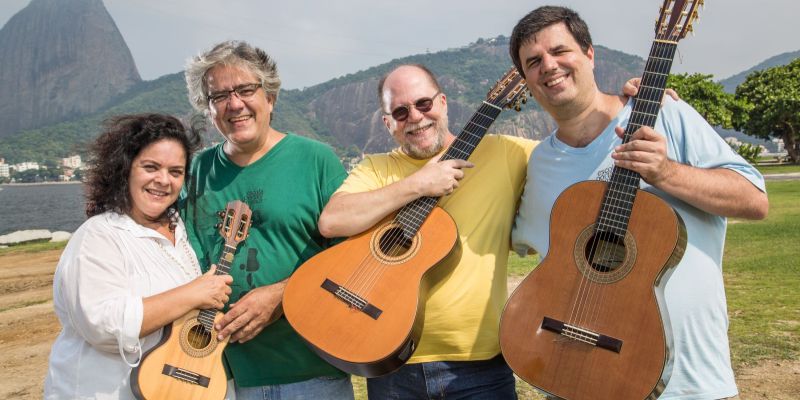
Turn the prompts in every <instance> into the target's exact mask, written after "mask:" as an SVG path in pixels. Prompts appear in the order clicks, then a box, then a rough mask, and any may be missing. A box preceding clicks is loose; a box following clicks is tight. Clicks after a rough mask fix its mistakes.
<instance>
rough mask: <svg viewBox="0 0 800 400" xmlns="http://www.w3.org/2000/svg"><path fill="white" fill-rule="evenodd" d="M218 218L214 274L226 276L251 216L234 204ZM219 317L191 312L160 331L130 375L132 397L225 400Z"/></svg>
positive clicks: (208, 312)
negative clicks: (219, 240)
mask: <svg viewBox="0 0 800 400" xmlns="http://www.w3.org/2000/svg"><path fill="white" fill-rule="evenodd" d="M218 215H219V217H220V218H221V219H222V222H220V223H219V225H218V228H219V233H220V236H222V238H223V239H224V241H225V246H223V250H222V255H221V256H220V258H219V261H218V262H217V268H216V270H215V272H214V273H215V274H216V275H227V274H228V271H230V267H231V263H233V258H234V253H235V252H236V247H237V246H238V245H239V244H240V243H242V242H243V241H244V240H245V239H246V238H247V236H248V232H249V229H250V221H251V216H252V211H251V210H250V207H249V206H248V205H247V204H245V203H243V202H242V201H239V200H233V201H230V202H228V204H227V205H226V207H225V210H224V211H220V212H219V213H218ZM222 315H223V314H222V313H221V312H218V311H217V310H213V309H211V310H192V311H189V312H188V313H186V314H185V315H184V316H182V317H180V318H178V319H177V320H175V321H174V322H173V323H172V324H170V325H167V326H165V327H164V329H163V332H162V336H161V341H160V342H158V344H156V346H155V347H153V348H152V349H150V350H149V351H148V352H147V353H145V354H144V355H143V356H142V361H141V362H140V363H139V365H138V366H137V367H135V368H133V369H132V370H131V375H130V377H131V390H132V391H133V395H134V396H136V398H137V399H140V400H141V399H147V400H153V399H169V400H182V399H203V400H206V399H207V400H221V399H223V398H225V392H226V391H227V388H228V379H227V377H226V374H225V367H224V366H223V364H222V351H223V350H224V349H225V346H227V345H228V340H229V338H227V337H226V338H225V339H224V340H222V341H218V340H217V333H218V332H217V330H216V329H214V325H215V324H216V323H217V322H218V321H219V320H220V319H221V318H222Z"/></svg>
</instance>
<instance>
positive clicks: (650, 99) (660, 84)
mask: <svg viewBox="0 0 800 400" xmlns="http://www.w3.org/2000/svg"><path fill="white" fill-rule="evenodd" d="M677 47H678V44H677V42H672V41H663V40H655V41H654V42H653V46H652V47H651V49H650V55H649V56H648V58H647V63H646V64H645V67H644V74H643V75H642V84H641V86H639V92H638V94H637V95H636V97H634V98H633V110H632V111H631V116H630V119H629V121H628V126H627V127H626V128H625V135H624V136H623V138H622V143H628V142H629V141H630V140H631V136H632V135H633V133H634V132H636V131H637V130H638V129H639V128H641V127H643V126H647V127H650V128H653V127H654V126H655V124H656V118H658V112H659V110H660V109H661V98H662V97H663V96H664V89H665V88H666V86H667V78H668V77H669V72H670V70H671V69H672V60H673V58H674V56H675V50H676V49H677ZM641 178H642V177H641V175H639V173H637V172H634V171H631V170H629V169H625V168H621V167H614V170H613V172H612V174H611V181H610V182H609V186H608V192H607V193H606V197H605V199H604V200H603V206H602V208H601V210H600V219H599V221H598V229H599V230H603V231H611V232H614V233H616V234H617V235H620V236H624V235H625V232H626V231H627V229H628V221H629V219H630V212H631V210H632V206H633V201H634V200H635V199H636V191H637V190H638V189H639V184H640V182H641Z"/></svg>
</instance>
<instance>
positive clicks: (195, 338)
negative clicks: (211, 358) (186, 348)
mask: <svg viewBox="0 0 800 400" xmlns="http://www.w3.org/2000/svg"><path fill="white" fill-rule="evenodd" d="M186 339H187V342H188V343H189V345H190V346H192V347H193V348H195V349H198V350H200V349H204V348H206V347H208V345H209V344H210V343H211V332H209V331H207V330H206V328H204V327H203V325H195V326H193V327H192V328H191V329H189V332H188V334H187V338H186Z"/></svg>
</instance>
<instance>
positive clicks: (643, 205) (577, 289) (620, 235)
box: [500, 0, 701, 400]
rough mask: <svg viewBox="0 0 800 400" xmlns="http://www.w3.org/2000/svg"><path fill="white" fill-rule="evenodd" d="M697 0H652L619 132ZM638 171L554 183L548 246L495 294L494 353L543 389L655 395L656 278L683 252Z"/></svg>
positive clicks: (599, 395)
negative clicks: (645, 53) (502, 297)
mask: <svg viewBox="0 0 800 400" xmlns="http://www.w3.org/2000/svg"><path fill="white" fill-rule="evenodd" d="M700 3H701V2H700V1H691V0H687V1H680V0H667V1H665V2H664V4H663V6H662V8H661V13H660V17H659V19H658V20H657V21H656V39H655V41H654V42H653V45H652V48H651V50H650V55H649V57H648V59H647V63H646V66H645V71H644V75H643V77H642V83H641V86H640V88H639V93H638V94H637V96H636V97H635V98H634V100H633V101H634V105H633V110H632V114H631V117H630V120H629V121H630V122H629V123H628V125H627V127H626V129H625V135H624V138H623V143H627V142H628V141H630V138H631V135H632V134H633V133H634V132H635V131H636V130H638V129H639V128H640V127H642V126H649V127H653V126H654V125H655V121H656V117H657V115H658V112H659V110H660V107H661V98H662V96H663V94H664V88H665V86H666V81H667V77H668V76H669V71H670V69H671V66H672V60H673V56H674V54H675V49H676V47H677V42H678V40H680V39H681V38H683V37H684V36H685V35H686V33H687V32H689V31H690V30H691V23H692V21H693V20H694V19H695V18H696V16H697V14H696V8H697V7H698V6H699V5H700ZM640 180H641V176H640V175H639V174H638V173H636V172H633V171H631V170H627V169H624V168H619V167H614V169H613V172H612V176H611V179H610V181H609V182H602V181H586V182H579V183H577V184H575V185H572V186H570V187H569V188H567V189H566V190H565V191H564V192H563V193H561V194H560V195H559V197H558V199H556V201H555V203H554V205H553V209H552V212H551V217H550V218H551V220H550V250H549V252H548V254H547V255H546V257H545V258H544V260H543V261H542V263H541V264H540V265H539V266H538V267H537V268H536V269H534V270H533V271H532V272H531V273H530V274H529V275H528V276H527V277H526V278H525V279H524V280H523V281H522V283H520V285H519V286H518V288H517V289H516V290H515V291H514V293H513V294H512V295H511V297H510V298H509V300H508V302H507V303H506V306H505V309H504V311H503V314H502V317H501V321H500V347H501V350H502V352H503V356H504V357H505V359H506V361H507V362H508V364H509V366H511V368H512V369H513V370H514V372H515V373H516V374H517V375H519V376H520V377H521V378H522V379H524V380H525V381H526V382H528V383H530V384H531V385H533V386H535V387H537V388H539V389H541V390H543V391H545V392H547V393H549V394H551V395H554V396H557V397H559V398H563V399H571V400H583V399H645V398H656V397H658V396H659V395H660V394H661V393H662V392H663V390H664V387H665V386H666V382H667V381H668V379H669V375H670V372H671V371H668V370H666V369H665V365H666V364H667V362H668V361H669V359H670V358H671V356H672V355H671V351H670V348H671V344H672V337H671V332H670V329H669V327H670V324H669V315H668V314H667V310H666V306H665V303H664V285H665V283H666V280H667V279H668V276H669V275H670V274H671V272H672V271H673V269H674V267H675V266H676V265H677V264H678V262H679V261H680V259H681V257H682V256H683V252H684V249H685V247H686V228H685V227H684V224H683V221H682V220H681V218H680V216H679V215H678V214H677V213H676V212H675V210H673V209H672V207H670V206H669V205H668V204H667V203H666V202H665V201H663V200H661V199H660V198H659V197H657V196H655V195H653V194H651V193H649V192H646V191H643V190H640V189H639V185H640ZM534 189H537V188H534ZM544 190H546V188H544Z"/></svg>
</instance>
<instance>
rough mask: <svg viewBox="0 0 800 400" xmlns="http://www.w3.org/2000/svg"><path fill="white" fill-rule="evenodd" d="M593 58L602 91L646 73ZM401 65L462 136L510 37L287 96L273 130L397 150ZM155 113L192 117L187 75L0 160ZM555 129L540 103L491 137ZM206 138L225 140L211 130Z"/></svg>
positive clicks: (615, 57) (61, 153)
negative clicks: (436, 96)
mask: <svg viewBox="0 0 800 400" xmlns="http://www.w3.org/2000/svg"><path fill="white" fill-rule="evenodd" d="M595 53H596V55H597V57H596V59H597V60H598V61H597V64H596V68H595V73H596V76H597V80H598V82H599V86H600V89H601V90H603V91H607V92H612V93H617V92H619V90H620V88H621V87H622V84H623V83H624V82H625V81H626V80H627V79H629V78H631V77H634V76H639V75H641V73H642V70H643V68H644V61H643V60H642V59H641V58H639V57H636V56H631V55H628V54H625V53H622V52H618V51H615V50H611V49H608V48H605V47H602V46H596V47H595ZM401 63H421V64H424V65H426V66H427V67H428V68H430V69H431V70H432V71H433V72H434V74H436V75H437V77H438V78H439V81H440V83H441V85H442V87H443V90H444V92H445V93H446V94H447V96H448V113H449V119H450V129H451V130H452V131H453V133H458V132H460V131H461V128H462V126H463V125H464V124H465V123H466V122H467V120H468V119H469V117H470V116H471V115H472V113H473V112H474V111H475V110H476V109H477V108H478V106H479V105H480V103H481V101H483V100H484V99H485V98H486V95H487V92H488V91H489V89H490V88H491V86H492V85H494V83H495V81H496V80H497V79H499V78H500V77H501V76H502V75H503V73H504V72H505V71H506V70H507V69H508V68H510V67H511V65H512V64H511V60H510V58H509V57H508V38H506V37H503V36H500V37H497V38H494V39H488V40H485V39H480V40H478V41H477V42H475V43H472V44H469V45H467V46H463V47H460V48H456V49H450V50H445V51H441V52H437V53H429V54H419V55H413V56H409V57H404V58H399V59H395V60H392V61H390V62H388V63H385V64H382V65H379V66H376V67H372V68H369V69H367V70H364V71H359V72H356V73H353V74H349V75H346V76H343V77H339V78H336V79H332V80H330V81H328V82H324V83H322V84H319V85H315V86H311V87H308V88H305V89H303V90H297V89H294V90H283V91H281V92H280V94H279V97H278V102H277V104H276V107H275V111H274V113H275V115H274V120H273V121H274V122H273V125H274V127H275V128H276V129H279V130H282V131H292V132H295V133H298V134H301V135H304V136H308V137H312V138H315V139H318V140H322V141H324V142H327V143H329V144H331V145H332V146H333V147H334V148H335V149H336V150H337V151H338V152H339V154H340V155H342V156H345V155H349V156H355V155H358V154H361V153H363V152H367V153H371V152H382V151H387V150H389V149H391V148H392V147H393V146H394V144H393V142H392V138H391V136H390V135H389V134H388V132H387V131H386V127H385V126H384V125H383V122H382V120H381V113H380V111H379V109H378V99H377V94H376V91H377V84H378V80H379V79H380V77H381V76H382V75H383V74H385V73H386V72H388V71H389V70H390V69H392V68H393V67H394V66H396V65H398V64H401ZM278 68H279V69H280V65H279V66H278ZM150 111H155V112H167V113H171V114H175V115H178V116H183V117H188V116H189V115H190V114H191V108H190V105H189V103H188V100H187V95H186V89H185V87H184V83H183V74H181V73H178V74H172V75H167V76H164V77H161V78H159V79H157V80H155V81H149V82H140V83H138V84H136V85H134V86H132V87H131V89H130V90H129V91H128V92H126V93H124V94H123V95H120V96H117V97H116V98H114V99H112V100H111V101H110V103H109V105H107V106H106V107H104V108H102V109H101V110H100V111H98V112H96V113H94V114H92V115H90V116H87V117H84V118H79V119H75V120H71V121H69V122H62V123H58V124H54V125H50V126H47V127H43V128H39V129H31V130H26V131H24V132H21V134H19V135H16V136H15V137H13V138H8V139H2V138H0V157H5V158H6V160H7V162H10V163H14V162H21V161H24V160H37V161H44V160H54V159H56V158H59V157H65V156H66V155H68V154H70V152H72V154H74V152H79V153H82V152H83V149H85V144H86V142H88V141H89V140H91V139H92V138H94V137H95V136H96V135H97V133H98V132H99V129H100V128H99V123H100V121H102V120H103V119H104V118H105V117H107V116H110V115H115V114H120V113H134V112H150ZM209 126H210V125H209ZM553 127H554V124H553V122H552V119H551V118H550V117H549V116H548V115H547V113H545V112H544V111H542V110H541V109H540V108H539V107H538V105H536V102H535V101H529V102H528V104H527V105H524V106H523V108H522V111H521V112H519V113H516V112H513V111H505V112H503V114H501V116H500V118H498V120H497V122H495V124H494V125H493V126H492V128H490V132H501V133H507V134H512V135H517V136H525V137H533V138H540V137H542V136H544V135H546V134H547V133H549V132H550V131H551V130H552V129H553ZM207 137H208V138H209V139H211V140H219V138H220V136H219V134H218V133H215V132H213V128H212V132H209V133H208V135H207ZM11 149H13V151H12V150H11Z"/></svg>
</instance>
